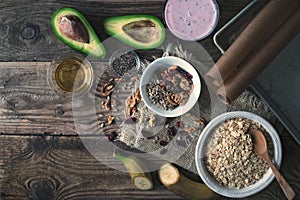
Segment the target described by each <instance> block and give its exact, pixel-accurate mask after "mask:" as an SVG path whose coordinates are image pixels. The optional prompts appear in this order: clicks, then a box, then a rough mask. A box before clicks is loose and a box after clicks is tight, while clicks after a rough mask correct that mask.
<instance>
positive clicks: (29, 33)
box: [21, 26, 36, 40]
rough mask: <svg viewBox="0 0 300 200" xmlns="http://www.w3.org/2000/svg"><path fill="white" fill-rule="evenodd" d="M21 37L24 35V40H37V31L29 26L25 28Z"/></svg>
mask: <svg viewBox="0 0 300 200" xmlns="http://www.w3.org/2000/svg"><path fill="white" fill-rule="evenodd" d="M21 35H22V38H23V39H25V40H31V39H33V38H35V36H36V30H35V29H34V28H33V27H31V26H27V27H25V28H23V30H22V32H21Z"/></svg>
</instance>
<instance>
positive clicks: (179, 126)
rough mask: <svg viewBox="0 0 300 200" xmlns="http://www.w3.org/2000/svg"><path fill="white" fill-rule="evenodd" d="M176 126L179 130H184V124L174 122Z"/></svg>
mask: <svg viewBox="0 0 300 200" xmlns="http://www.w3.org/2000/svg"><path fill="white" fill-rule="evenodd" d="M176 126H177V127H178V128H181V129H183V128H184V123H183V122H182V121H180V120H179V121H177V122H176Z"/></svg>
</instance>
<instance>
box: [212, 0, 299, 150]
mask: <svg viewBox="0 0 300 200" xmlns="http://www.w3.org/2000/svg"><path fill="white" fill-rule="evenodd" d="M267 2H268V1H266V0H263V1H262V0H254V1H252V2H251V3H250V4H248V5H247V6H246V7H245V8H244V9H243V10H241V11H240V12H239V13H238V14H237V15H236V16H235V17H233V18H232V19H231V20H230V21H229V22H228V23H226V24H225V25H224V26H223V27H222V28H221V29H220V30H219V31H217V32H216V33H215V35H214V43H215V45H216V46H217V47H218V48H219V49H220V51H221V53H224V51H225V50H226V49H227V48H228V47H229V46H230V45H231V44H232V42H233V41H234V40H235V39H236V38H237V37H238V35H239V34H240V33H241V32H242V31H243V30H244V28H245V27H246V26H247V25H248V24H249V22H250V21H251V20H252V19H253V18H254V17H255V16H256V14H257V13H258V12H259V11H260V10H261V9H262V8H263V6H264V5H265V4H266V3H267ZM299 47H300V34H299V33H298V35H297V36H296V37H295V38H294V39H293V40H292V41H291V42H290V44H288V46H287V47H286V48H285V49H284V50H283V51H282V52H281V53H280V54H279V55H278V56H277V58H276V59H275V60H274V61H273V62H272V63H271V64H270V65H269V66H268V67H267V68H266V69H265V70H264V71H263V73H261V74H260V75H259V76H258V77H257V79H256V80H255V81H254V83H253V84H252V85H251V86H250V87H251V88H252V89H253V90H254V91H255V92H256V94H257V95H258V96H259V97H260V98H261V99H262V100H263V101H264V102H265V103H266V104H267V105H268V106H269V108H270V109H271V110H272V111H273V112H274V113H275V115H276V116H277V117H278V119H279V120H280V121H281V122H282V124H283V125H284V126H285V128H286V129H287V130H288V132H289V133H290V134H291V135H292V136H293V137H294V139H295V140H296V142H297V143H298V144H299V145H300V78H299V77H300V48H299Z"/></svg>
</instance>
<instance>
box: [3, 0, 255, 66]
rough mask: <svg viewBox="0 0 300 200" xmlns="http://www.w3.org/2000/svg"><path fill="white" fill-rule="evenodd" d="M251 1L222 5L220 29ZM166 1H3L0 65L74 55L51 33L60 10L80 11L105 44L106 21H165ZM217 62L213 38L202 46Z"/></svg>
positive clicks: (231, 0)
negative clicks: (142, 17) (140, 17)
mask: <svg viewBox="0 0 300 200" xmlns="http://www.w3.org/2000/svg"><path fill="white" fill-rule="evenodd" d="M249 2H250V0H243V1H242V0H223V1H218V3H219V5H220V11H221V13H220V21H219V25H218V27H217V29H218V28H220V27H221V26H222V25H224V23H225V22H227V21H228V20H229V19H230V18H231V17H233V16H234V15H235V14H236V13H237V12H238V11H239V10H241V9H242V8H243V7H244V6H245V5H247V4H248V3H249ZM164 3H165V1H164V0H139V1H132V0H101V1H100V0H97V1H95V0H88V1H84V2H83V1H80V0H75V1H54V0H45V1H41V2H36V1H34V0H29V1H1V2H0V11H1V12H0V19H1V20H0V27H1V28H0V52H1V53H0V61H51V60H52V59H53V58H55V57H56V56H58V55H60V54H62V53H67V52H74V51H73V50H72V49H70V48H69V47H67V46H66V45H64V44H63V43H62V42H60V41H59V40H58V39H57V38H56V37H55V35H54V34H53V32H52V28H51V25H50V19H51V15H52V14H53V13H54V11H55V10H56V9H57V8H60V7H73V8H76V9H78V10H79V11H81V12H82V13H83V14H84V15H85V16H86V18H87V19H88V20H89V21H90V23H91V24H92V26H93V27H94V29H95V31H96V33H97V34H98V36H99V37H100V38H101V40H103V41H104V42H105V41H106V40H107V38H108V37H109V36H108V35H106V34H105V33H104V31H103V27H102V25H101V24H102V21H103V19H104V18H106V17H110V16H117V15H127V14H139V13H140V14H152V15H155V16H157V17H159V18H160V19H162V13H163V7H164ZM200 44H201V45H203V46H204V47H205V48H206V49H207V51H208V52H209V53H210V54H211V55H212V57H213V58H214V59H215V60H216V59H217V58H218V57H219V56H220V54H219V52H218V50H217V49H216V48H215V47H214V45H213V42H212V36H211V37H208V38H207V39H205V40H203V41H201V42H200Z"/></svg>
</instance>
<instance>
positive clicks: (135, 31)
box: [122, 20, 160, 43]
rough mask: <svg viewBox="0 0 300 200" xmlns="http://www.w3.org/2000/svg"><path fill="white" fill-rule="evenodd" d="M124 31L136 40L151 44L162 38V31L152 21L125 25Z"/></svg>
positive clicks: (140, 21)
mask: <svg viewBox="0 0 300 200" xmlns="http://www.w3.org/2000/svg"><path fill="white" fill-rule="evenodd" d="M122 29H123V31H124V32H125V33H126V34H128V35H129V36H130V37H132V38H133V39H134V40H136V41H139V42H142V43H150V42H152V41H155V40H157V39H158V38H159V37H160V34H159V33H160V30H159V29H158V27H157V26H156V25H155V24H154V23H153V22H151V21H150V20H139V21H134V22H130V23H128V24H125V25H123V27H122Z"/></svg>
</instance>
